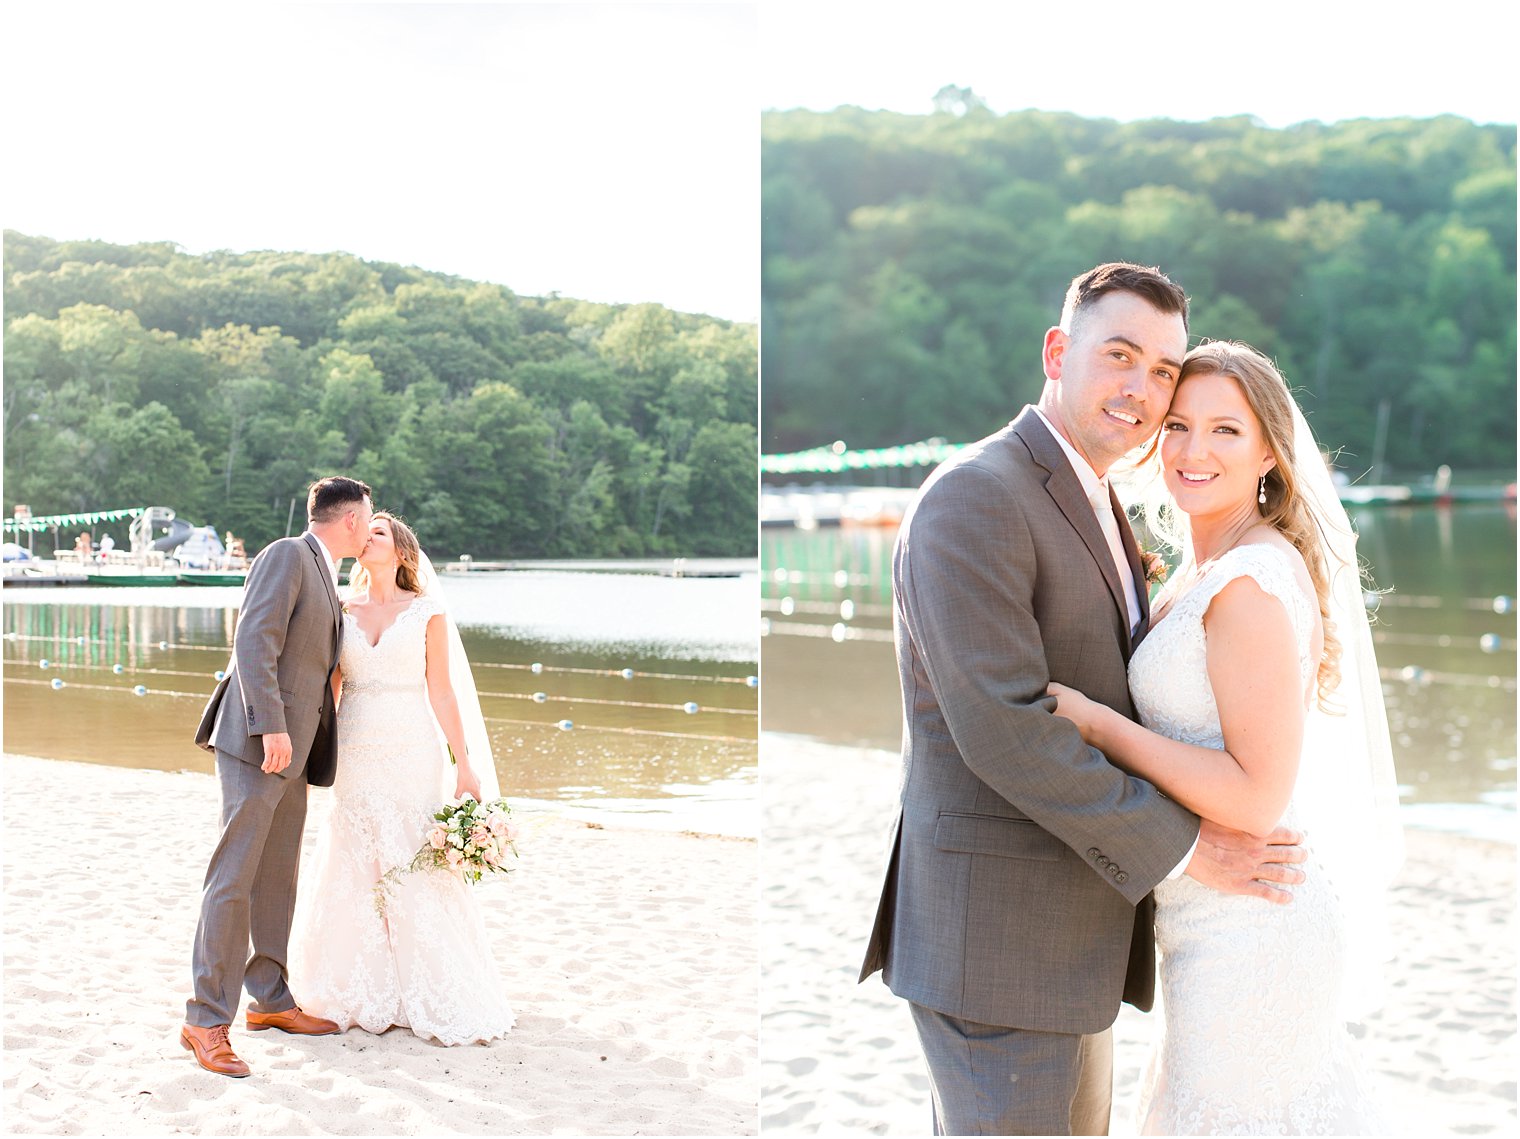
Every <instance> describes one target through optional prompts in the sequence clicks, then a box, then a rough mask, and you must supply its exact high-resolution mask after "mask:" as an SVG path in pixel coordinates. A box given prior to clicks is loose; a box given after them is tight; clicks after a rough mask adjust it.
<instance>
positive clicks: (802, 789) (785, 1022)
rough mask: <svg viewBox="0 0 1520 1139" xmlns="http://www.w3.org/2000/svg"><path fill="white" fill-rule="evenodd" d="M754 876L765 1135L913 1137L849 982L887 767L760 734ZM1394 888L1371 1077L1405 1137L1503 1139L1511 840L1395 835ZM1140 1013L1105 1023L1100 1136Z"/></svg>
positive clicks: (1145, 1027)
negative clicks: (1401, 852)
mask: <svg viewBox="0 0 1520 1139" xmlns="http://www.w3.org/2000/svg"><path fill="white" fill-rule="evenodd" d="M762 748H763V753H764V756H765V764H764V770H765V775H764V781H763V784H762V789H763V799H764V809H765V815H764V831H763V833H764V836H765V839H764V859H763V869H762V875H761V899H762V903H761V928H762V958H761V967H762V971H763V977H764V981H763V986H762V992H761V1013H762V1015H761V1127H762V1129H763V1131H764V1132H765V1134H767V1135H771V1134H777V1135H780V1134H819V1133H822V1134H831V1135H834V1134H852V1133H853V1134H875V1135H925V1134H928V1131H929V1126H930V1112H929V1105H928V1082H927V1080H926V1078H925V1075H924V1072H923V1066H922V1065H923V1061H922V1057H921V1054H920V1053H919V1051H918V1046H917V1041H916V1039H915V1037H914V1034H913V1027H912V1022H911V1019H910V1017H909V1015H908V1012H907V1006H906V1005H905V1004H904V1003H903V1002H902V1001H900V1000H898V999H897V998H896V997H894V996H892V994H891V993H889V992H888V991H887V989H886V988H885V987H884V986H883V985H882V983H881V979H880V976H879V975H878V976H876V977H873V978H872V979H871V980H870V981H868V982H867V983H865V984H864V985H857V984H856V983H855V978H856V975H857V973H858V971H859V967H860V959H861V954H862V952H863V950H864V946H865V938H866V935H867V933H868V932H869V930H870V923H871V919H872V917H873V916H874V914H875V906H876V900H877V897H878V891H879V890H880V886H881V873H882V871H883V869H884V867H885V854H886V841H887V837H888V833H889V828H890V826H891V822H892V818H893V815H894V812H895V804H896V801H897V784H898V769H899V764H898V759H897V756H895V755H892V754H888V753H885V752H879V751H867V750H863V749H851V748H841V747H831V746H827V745H823V744H818V743H814V742H811V741H807V740H803V739H800V738H797V737H789V736H776V735H770V736H767V737H765V739H764V743H763V745H762ZM1406 837H1407V856H1406V859H1405V864H1404V867H1403V870H1402V872H1401V873H1400V876H1399V878H1398V881H1397V884H1396V887H1395V891H1394V903H1395V904H1394V915H1393V921H1394V933H1395V936H1396V937H1397V938H1398V939H1399V940H1400V942H1401V944H1402V946H1403V950H1402V952H1401V954H1400V956H1399V957H1398V959H1397V960H1395V961H1394V962H1393V963H1392V965H1391V966H1390V972H1389V978H1388V979H1389V982H1390V989H1391V995H1390V999H1389V1001H1388V1003H1387V1005H1386V1007H1385V1008H1384V1009H1383V1011H1382V1012H1380V1013H1379V1014H1378V1015H1377V1016H1376V1017H1375V1018H1374V1019H1372V1020H1371V1021H1370V1022H1369V1024H1368V1025H1367V1032H1366V1036H1365V1038H1364V1042H1365V1047H1366V1049H1367V1052H1368V1055H1369V1059H1370V1061H1371V1064H1372V1066H1373V1067H1374V1068H1375V1069H1376V1070H1377V1071H1378V1072H1380V1073H1381V1078H1382V1079H1383V1080H1384V1082H1385V1084H1386V1087H1387V1090H1388V1095H1389V1098H1390V1100H1391V1102H1392V1104H1393V1107H1394V1109H1395V1111H1394V1113H1395V1115H1396V1116H1397V1117H1398V1118H1400V1119H1401V1120H1404V1121H1406V1123H1407V1124H1408V1133H1409V1134H1411V1135H1490V1134H1514V1132H1515V1123H1516V1117H1515V1090H1516V1088H1515V1072H1516V1061H1517V1056H1516V1047H1515V1007H1516V1006H1515V965H1516V955H1515V946H1516V942H1515V896H1516V895H1515V886H1516V873H1515V872H1516V848H1515V846H1514V845H1513V844H1506V843H1495V842H1489V841H1483V840H1478V839H1468V838H1461V837H1457V836H1453V835H1449V834H1441V833H1437V832H1433V831H1421V830H1414V829H1410V830H1408V831H1407V835H1406ZM1157 1028H1158V1025H1157V1019H1156V1018H1155V1017H1153V1016H1147V1015H1145V1014H1142V1013H1139V1012H1137V1011H1136V1010H1134V1009H1132V1008H1130V1007H1128V1006H1125V1008H1124V1011H1123V1012H1122V1013H1121V1014H1120V1017H1119V1019H1118V1021H1117V1023H1116V1025H1115V1028H1114V1075H1115V1079H1114V1085H1115V1086H1114V1116H1113V1125H1112V1132H1113V1133H1114V1134H1133V1133H1134V1120H1133V1116H1132V1113H1133V1102H1134V1097H1135V1094H1136V1089H1137V1086H1138V1083H1139V1079H1140V1074H1141V1069H1142V1065H1143V1064H1144V1062H1145V1060H1146V1058H1147V1056H1148V1053H1149V1048H1150V1041H1151V1039H1152V1033H1153V1032H1155V1031H1156V1030H1157Z"/></svg>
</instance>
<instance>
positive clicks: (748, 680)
mask: <svg viewBox="0 0 1520 1139" xmlns="http://www.w3.org/2000/svg"><path fill="white" fill-rule="evenodd" d="M744 683H745V684H747V685H749V686H750V687H751V688H758V687H759V686H760V678H759V677H758V676H746V677H745V678H744Z"/></svg>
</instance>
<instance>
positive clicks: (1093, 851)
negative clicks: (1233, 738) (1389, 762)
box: [250, 713, 1103, 858]
mask: <svg viewBox="0 0 1520 1139" xmlns="http://www.w3.org/2000/svg"><path fill="white" fill-rule="evenodd" d="M250 714H251V713H250ZM1102 853H1103V852H1102V851H1101V850H1099V849H1098V848H1097V847H1096V846H1092V847H1088V850H1087V857H1088V858H1097V857H1098V856H1099V855H1100V854H1102Z"/></svg>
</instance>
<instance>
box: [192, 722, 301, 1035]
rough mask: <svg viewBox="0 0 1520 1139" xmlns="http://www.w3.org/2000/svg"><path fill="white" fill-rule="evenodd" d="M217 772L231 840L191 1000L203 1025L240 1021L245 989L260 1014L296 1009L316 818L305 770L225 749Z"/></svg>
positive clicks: (215, 863) (202, 933)
mask: <svg viewBox="0 0 1520 1139" xmlns="http://www.w3.org/2000/svg"><path fill="white" fill-rule="evenodd" d="M216 773H217V777H218V778H219V779H220V780H221V784H222V837H221V839H220V840H219V841H218V842H217V844H216V850H214V851H213V852H212V854H211V864H210V865H209V866H208V867H207V868H206V883H205V886H204V888H203V889H202V891H201V917H200V924H199V925H198V926H197V927H196V931H195V952H194V955H193V958H192V970H193V973H194V982H195V996H194V998H193V999H191V1000H190V1001H188V1002H187V1003H186V1005H185V1020H186V1021H187V1022H189V1023H190V1024H194V1025H198V1026H200V1027H202V1028H210V1027H211V1026H213V1025H217V1024H231V1023H232V1018H233V1017H234V1016H235V1015H236V1014H237V1009H238V1003H239V1000H240V996H241V993H240V990H241V989H242V988H243V987H244V986H247V989H248V995H249V996H250V997H252V998H253V1003H254V1006H255V1008H256V1010H257V1011H259V1012H283V1011H284V1010H286V1009H289V1008H294V1007H295V1003H296V1002H295V998H294V997H292V996H291V994H290V986H289V985H288V984H287V983H286V975H285V962H286V955H287V952H288V948H289V945H290V924H291V920H292V918H293V916H294V914H295V904H296V874H297V872H298V871H299V869H300V864H301V832H302V830H303V829H304V828H305V825H306V787H307V784H306V776H305V773H304V772H303V773H301V774H299V775H297V776H296V777H295V778H293V779H290V778H285V777H283V776H280V775H266V774H265V773H264V772H263V771H262V770H260V768H259V767H258V766H257V765H255V764H251V763H245V762H244V761H243V760H241V759H239V758H237V757H236V756H234V755H229V754H228V753H227V752H224V751H221V750H220V749H218V750H217V753H216ZM250 942H251V944H252V956H250V955H249V945H250Z"/></svg>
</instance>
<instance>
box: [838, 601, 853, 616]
mask: <svg viewBox="0 0 1520 1139" xmlns="http://www.w3.org/2000/svg"><path fill="white" fill-rule="evenodd" d="M854 616H855V602H853V601H851V600H850V599H849V598H848V597H846V598H845V599H844V600H843V601H841V602H840V603H839V619H840V620H841V621H848V620H850V619H851V618H853V617H854Z"/></svg>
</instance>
